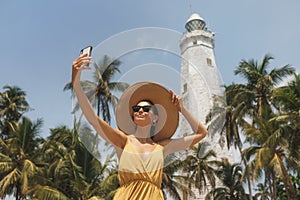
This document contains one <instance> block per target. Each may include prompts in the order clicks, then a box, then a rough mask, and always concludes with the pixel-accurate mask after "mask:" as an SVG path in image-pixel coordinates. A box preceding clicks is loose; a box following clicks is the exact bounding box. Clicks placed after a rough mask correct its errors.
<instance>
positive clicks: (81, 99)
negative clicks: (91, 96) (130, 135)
mask: <svg viewBox="0 0 300 200" xmlns="http://www.w3.org/2000/svg"><path fill="white" fill-rule="evenodd" d="M90 63H91V57H88V55H87V54H82V55H80V56H79V57H78V58H77V59H76V60H75V61H74V62H73V64H72V85H73V89H74V91H75V94H76V96H77V99H78V103H79V106H80V108H81V110H82V112H83V114H84V116H85V117H86V119H87V120H88V122H89V123H90V124H91V125H92V126H93V128H94V129H95V130H96V131H97V133H98V134H99V135H100V136H101V137H102V138H103V139H105V140H106V141H107V142H109V143H111V144H112V145H114V146H116V147H119V148H122V149H123V148H124V146H125V144H126V140H127V135H126V134H125V133H123V132H122V131H120V130H118V129H115V128H113V127H111V126H110V125H109V124H108V123H106V122H105V121H104V120H103V119H101V118H100V117H99V116H97V114H96V112H95V111H94V108H93V107H92V105H91V103H90V101H89V100H88V98H87V97H86V95H85V93H84V91H83V89H82V87H81V84H80V75H81V71H82V70H87V69H90V67H88V65H87V64H90Z"/></svg>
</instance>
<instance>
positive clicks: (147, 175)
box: [72, 54, 207, 200]
mask: <svg viewBox="0 0 300 200" xmlns="http://www.w3.org/2000/svg"><path fill="white" fill-rule="evenodd" d="M89 63H91V57H89V56H88V55H87V54H83V55H80V56H79V57H78V58H77V59H76V60H75V61H74V62H73V65H72V84H73V88H74V91H75V93H76V95H77V99H78V103H79V105H80V107H81V109H82V112H83V114H84V115H85V117H86V119H87V120H88V122H89V123H90V124H91V125H92V126H93V127H94V129H95V130H96V131H97V133H98V134H99V135H100V136H101V137H102V138H103V139H105V140H106V141H108V142H109V143H111V144H112V145H113V146H114V147H115V149H116V153H117V156H118V159H119V169H118V173H119V182H120V188H119V189H118V191H117V192H116V194H115V196H114V199H116V200H128V199H131V200H132V199H143V200H147V199H149V200H150V199H151V200H152V199H163V194H162V191H161V182H162V168H163V160H164V158H165V157H166V156H168V155H169V154H172V153H174V152H178V151H181V150H184V149H187V148H189V147H190V146H193V145H194V144H196V143H198V142H199V141H200V140H202V139H203V138H204V137H205V136H206V135H207V130H206V128H205V127H204V126H203V125H202V124H201V123H200V122H199V121H198V120H197V119H196V118H194V117H193V116H192V114H191V113H190V112H189V111H188V110H187V109H186V108H185V107H184V106H183V104H182V100H181V98H180V97H179V96H177V95H176V94H174V92H173V91H167V90H166V89H165V88H163V87H162V86H160V85H158V84H155V83H150V82H140V83H136V84H134V85H132V86H130V87H129V88H128V89H127V90H126V91H124V93H123V95H122V96H121V98H120V100H119V102H118V105H117V109H116V120H117V125H118V128H119V129H115V128H113V127H111V126H110V125H109V124H107V123H106V122H105V121H104V120H102V119H101V118H100V117H98V116H97V115H96V113H95V111H94V109H93V107H92V106H91V104H90V102H89V100H88V99H87V97H86V95H85V94H84V92H83V90H82V87H81V85H80V73H81V71H82V70H85V69H90V68H89V67H87V65H86V64H89ZM178 111H179V112H181V114H182V115H183V116H184V117H185V119H186V120H187V121H188V123H189V124H190V126H191V128H192V130H193V132H194V134H191V135H188V136H185V137H182V138H178V139H172V138H171V137H172V135H173V134H174V132H175V131H176V128H177V126H178Z"/></svg>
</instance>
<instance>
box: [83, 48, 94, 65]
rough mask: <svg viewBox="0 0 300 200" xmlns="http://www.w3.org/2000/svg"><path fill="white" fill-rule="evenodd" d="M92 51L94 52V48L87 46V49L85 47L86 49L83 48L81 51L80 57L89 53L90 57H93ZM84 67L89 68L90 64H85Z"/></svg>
mask: <svg viewBox="0 0 300 200" xmlns="http://www.w3.org/2000/svg"><path fill="white" fill-rule="evenodd" d="M92 50H93V47H92V46H87V47H85V48H83V49H81V50H80V55H81V54H85V53H87V54H88V56H91V55H92ZM84 66H87V67H88V66H89V64H84Z"/></svg>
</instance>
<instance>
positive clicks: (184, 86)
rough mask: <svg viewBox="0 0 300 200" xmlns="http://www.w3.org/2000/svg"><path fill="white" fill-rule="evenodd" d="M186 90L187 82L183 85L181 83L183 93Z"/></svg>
mask: <svg viewBox="0 0 300 200" xmlns="http://www.w3.org/2000/svg"><path fill="white" fill-rule="evenodd" d="M186 92H187V84H186V83H185V84H184V85H183V93H186Z"/></svg>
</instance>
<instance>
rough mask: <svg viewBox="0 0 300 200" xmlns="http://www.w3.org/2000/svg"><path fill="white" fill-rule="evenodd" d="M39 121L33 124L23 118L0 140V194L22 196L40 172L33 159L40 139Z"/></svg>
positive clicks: (25, 194) (26, 192)
mask: <svg viewBox="0 0 300 200" xmlns="http://www.w3.org/2000/svg"><path fill="white" fill-rule="evenodd" d="M41 125H42V121H41V120H37V121H36V122H34V123H32V122H31V121H30V120H29V119H27V118H25V117H23V118H22V122H20V123H19V124H18V126H17V129H16V131H15V132H13V135H11V136H10V138H6V139H5V140H4V139H0V148H1V154H0V169H1V170H0V171H1V173H0V177H1V181H0V188H1V191H0V197H1V198H3V197H5V196H6V195H8V194H11V193H12V192H13V193H14V196H15V197H16V200H20V199H25V198H26V197H27V196H28V195H29V191H30V189H31V187H32V186H33V182H32V181H31V180H35V179H36V178H37V176H38V175H39V174H40V173H41V168H40V167H39V166H38V165H39V163H38V162H37V160H36V156H37V154H38V153H39V152H38V151H37V149H38V146H39V145H40V143H41V142H43V139H41V138H40V137H39V136H38V134H39V132H40V127H41Z"/></svg>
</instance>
